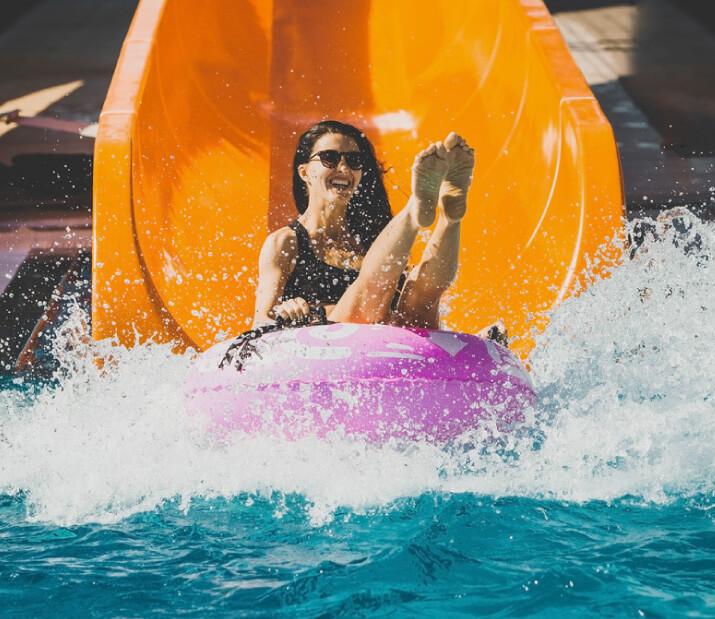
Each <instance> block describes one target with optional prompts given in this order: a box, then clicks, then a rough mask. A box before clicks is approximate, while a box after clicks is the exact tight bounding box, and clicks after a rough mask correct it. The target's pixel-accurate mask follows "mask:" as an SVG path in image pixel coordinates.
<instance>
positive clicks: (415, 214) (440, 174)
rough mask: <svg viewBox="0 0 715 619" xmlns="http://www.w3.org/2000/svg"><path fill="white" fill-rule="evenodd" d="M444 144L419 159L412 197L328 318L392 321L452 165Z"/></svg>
mask: <svg viewBox="0 0 715 619" xmlns="http://www.w3.org/2000/svg"><path fill="white" fill-rule="evenodd" d="M447 157H448V152H447V149H446V147H445V145H444V144H442V142H437V143H436V144H432V145H430V146H429V147H428V148H427V149H425V150H423V151H422V152H421V153H419V154H418V155H417V157H415V164H414V166H412V196H411V197H410V200H409V202H408V203H407V206H406V207H405V208H404V209H402V211H400V213H398V215H397V216H396V217H394V218H393V219H392V220H391V221H390V223H389V224H388V225H387V226H386V227H385V229H384V230H383V231H382V232H381V233H380V235H379V236H378V237H377V239H375V242H374V243H373V244H372V246H371V247H370V250H369V251H368V252H367V255H366V256H365V259H364V260H363V263H362V266H361V267H360V275H359V277H358V278H357V280H355V282H354V283H353V284H352V285H351V286H350V287H349V288H348V289H347V290H346V291H345V294H343V296H342V297H341V298H340V300H339V301H338V303H337V305H336V306H335V308H334V309H333V311H332V312H331V313H330V316H328V318H329V319H330V320H334V321H337V322H361V323H378V322H385V321H386V320H387V319H388V318H389V317H390V313H391V312H390V305H391V304H392V299H393V297H394V295H395V289H396V288H397V283H398V281H399V279H400V275H401V274H402V272H403V271H404V269H405V266H406V265H407V261H408V260H409V257H410V252H411V251H412V246H413V245H414V243H415V239H416V238H417V233H418V232H419V230H420V228H426V227H429V226H431V225H432V223H433V222H434V218H435V215H436V210H437V202H438V200H439V198H440V189H441V187H442V185H443V181H444V178H445V174H446V173H447V170H448V167H449V164H448V161H447Z"/></svg>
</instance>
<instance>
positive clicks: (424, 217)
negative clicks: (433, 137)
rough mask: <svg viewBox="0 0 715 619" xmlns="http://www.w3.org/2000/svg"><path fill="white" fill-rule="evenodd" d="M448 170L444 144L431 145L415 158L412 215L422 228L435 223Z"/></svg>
mask: <svg viewBox="0 0 715 619" xmlns="http://www.w3.org/2000/svg"><path fill="white" fill-rule="evenodd" d="M448 168H449V163H448V161H447V149H446V148H445V146H444V144H442V142H437V143H435V144H430V145H429V146H428V147H427V148H425V149H424V150H423V151H422V152H420V153H418V155H417V156H416V157H415V163H414V165H413V166H412V197H413V198H414V202H413V207H412V208H413V211H412V213H413V217H414V221H415V223H416V224H417V225H418V226H419V227H420V228H427V227H429V226H431V225H432V223H433V222H434V218H435V216H436V213H437V200H438V199H439V194H440V187H441V186H442V184H443V181H444V177H445V174H446V173H447V169H448Z"/></svg>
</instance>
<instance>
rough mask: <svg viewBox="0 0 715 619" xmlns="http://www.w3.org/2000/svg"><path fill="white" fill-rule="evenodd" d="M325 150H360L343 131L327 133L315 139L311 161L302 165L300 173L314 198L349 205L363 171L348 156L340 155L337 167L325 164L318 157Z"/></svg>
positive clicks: (299, 169) (351, 151) (309, 193)
mask: <svg viewBox="0 0 715 619" xmlns="http://www.w3.org/2000/svg"><path fill="white" fill-rule="evenodd" d="M326 150H334V151H338V152H340V153H358V152H360V148H358V145H357V144H356V143H355V140H353V139H352V138H349V137H347V136H346V135H342V134H340V133H326V134H325V135H322V136H321V137H320V138H318V139H317V140H316V142H315V144H314V145H313V150H312V152H311V159H310V161H308V162H307V163H303V164H301V165H300V166H299V167H298V172H299V174H300V177H301V178H302V179H303V180H304V181H305V184H306V185H307V187H308V195H309V196H310V198H311V199H315V198H317V199H323V200H325V201H327V202H329V203H331V204H342V203H345V204H347V202H348V201H349V200H350V198H351V197H352V195H353V193H355V189H357V186H358V185H359V184H360V179H361V178H362V170H354V169H352V168H351V167H350V166H349V165H348V164H347V162H346V161H345V157H341V158H340V161H338V164H337V166H335V167H334V168H329V167H326V166H325V165H323V163H322V162H321V161H320V158H319V157H318V156H317V153H319V152H321V151H326Z"/></svg>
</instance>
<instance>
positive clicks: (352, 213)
mask: <svg viewBox="0 0 715 619" xmlns="http://www.w3.org/2000/svg"><path fill="white" fill-rule="evenodd" d="M327 133H337V134H340V135H344V136H346V137H349V138H352V139H353V140H354V141H355V143H356V144H357V146H358V148H359V149H360V152H362V153H365V155H366V157H365V163H364V164H363V167H362V178H361V179H360V185H359V186H358V188H357V189H356V190H355V193H354V194H353V197H352V198H350V202H349V203H348V212H347V218H348V226H349V227H350V232H352V233H353V234H355V235H356V236H358V237H359V238H360V243H361V244H362V245H363V247H365V249H368V248H369V247H370V245H372V243H373V241H374V240H375V239H376V238H377V235H378V234H380V232H381V231H382V229H383V228H384V227H385V226H386V225H387V223H388V222H389V221H390V219H392V212H391V211H390V203H389V201H388V199H387V191H385V183H384V182H383V180H382V175H383V174H384V172H383V169H382V167H381V166H380V164H379V163H378V161H377V157H376V156H375V149H374V148H373V146H372V144H371V143H370V140H368V139H367V137H365V134H364V133H363V132H362V131H360V130H359V129H356V128H355V127H353V126H352V125H346V124H345V123H341V122H338V121H337V120H326V121H323V122H320V123H318V124H316V125H313V126H312V127H311V128H310V129H308V130H307V131H306V132H305V133H304V134H303V135H301V136H300V138H298V147H297V148H296V150H295V156H294V157H293V198H294V199H295V205H296V207H297V208H298V212H299V213H301V214H302V213H304V212H305V209H307V208H308V193H307V191H306V185H305V182H304V181H303V179H302V178H301V177H300V174H299V173H298V166H300V165H301V164H303V163H307V162H308V160H309V159H310V155H311V153H312V152H313V146H315V143H316V142H317V141H318V139H319V138H321V137H322V136H324V135H325V134H327Z"/></svg>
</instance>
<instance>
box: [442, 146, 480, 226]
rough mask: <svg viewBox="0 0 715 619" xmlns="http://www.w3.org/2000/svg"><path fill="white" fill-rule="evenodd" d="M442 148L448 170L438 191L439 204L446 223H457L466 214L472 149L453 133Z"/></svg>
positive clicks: (472, 160) (472, 165)
mask: <svg viewBox="0 0 715 619" xmlns="http://www.w3.org/2000/svg"><path fill="white" fill-rule="evenodd" d="M444 147H445V148H446V149H447V162H448V163H449V169H448V170H447V174H446V175H445V177H444V181H443V182H442V186H441V187H440V190H439V204H440V206H441V207H442V213H443V214H444V216H445V217H446V219H447V221H449V222H457V221H460V220H461V219H462V218H463V217H464V215H465V213H466V212H467V193H468V192H469V187H470V185H471V184H472V174H473V173H474V149H473V148H472V147H471V146H469V144H467V142H466V141H465V139H464V138H463V137H462V136H461V135H459V134H457V133H454V132H452V133H450V134H449V135H448V136H447V139H446V140H445V141H444Z"/></svg>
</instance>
